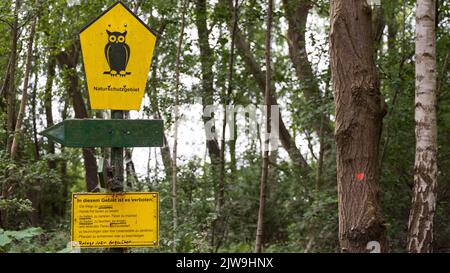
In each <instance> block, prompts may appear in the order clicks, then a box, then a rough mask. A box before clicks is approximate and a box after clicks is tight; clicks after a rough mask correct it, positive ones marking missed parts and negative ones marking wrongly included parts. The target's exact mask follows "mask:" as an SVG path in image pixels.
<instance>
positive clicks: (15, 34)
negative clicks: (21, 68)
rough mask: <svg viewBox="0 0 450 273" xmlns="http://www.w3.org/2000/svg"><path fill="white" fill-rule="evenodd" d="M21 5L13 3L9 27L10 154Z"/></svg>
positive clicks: (7, 146) (8, 103)
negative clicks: (12, 19) (11, 21)
mask: <svg viewBox="0 0 450 273" xmlns="http://www.w3.org/2000/svg"><path fill="white" fill-rule="evenodd" d="M21 5H22V1H21V0H16V1H15V6H14V21H13V24H12V26H11V57H10V64H9V65H10V66H9V71H8V93H7V106H6V112H7V114H8V117H7V125H6V128H7V132H8V136H7V142H6V151H7V152H8V153H9V154H11V147H12V142H13V136H14V135H13V133H14V128H15V124H16V78H15V76H16V65H17V55H18V52H17V50H18V46H17V45H18V40H19V11H20V7H21Z"/></svg>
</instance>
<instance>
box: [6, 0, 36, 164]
mask: <svg viewBox="0 0 450 273" xmlns="http://www.w3.org/2000/svg"><path fill="white" fill-rule="evenodd" d="M35 4H36V7H38V6H39V0H36V3H35ZM36 23H37V14H35V15H34V17H33V21H32V23H31V30H30V38H29V40H28V49H27V60H26V64H25V75H24V79H23V89H22V100H21V101H20V108H19V114H18V115H17V120H16V125H15V129H14V138H13V142H12V145H11V159H12V160H14V159H15V157H16V155H17V150H18V148H19V138H20V133H21V132H20V131H21V130H22V122H23V119H24V117H25V107H26V105H27V101H28V82H29V79H30V74H31V62H32V61H33V44H34V36H35V34H36Z"/></svg>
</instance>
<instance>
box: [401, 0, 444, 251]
mask: <svg viewBox="0 0 450 273" xmlns="http://www.w3.org/2000/svg"><path fill="white" fill-rule="evenodd" d="M435 12H436V2H435V0H418V1H417V9H416V104H415V105H416V109H415V120H416V158H415V163H414V189H413V198H412V207H411V211H410V215H409V223H408V251H409V252H432V251H433V246H432V244H433V219H434V214H435V211H436V195H437V125H436V69H437V68H436V35H435Z"/></svg>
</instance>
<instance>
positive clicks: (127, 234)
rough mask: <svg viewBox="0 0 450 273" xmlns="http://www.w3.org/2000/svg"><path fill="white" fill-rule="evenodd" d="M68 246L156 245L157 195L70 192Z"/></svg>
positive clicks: (157, 227) (157, 231)
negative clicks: (70, 212) (69, 243)
mask: <svg viewBox="0 0 450 273" xmlns="http://www.w3.org/2000/svg"><path fill="white" fill-rule="evenodd" d="M71 231H72V246H76V247H80V248H96V247H97V248H111V247H114V248H116V247H157V246H158V245H159V194H158V193H156V192H138V193H123V194H102V193H74V194H72V228H71Z"/></svg>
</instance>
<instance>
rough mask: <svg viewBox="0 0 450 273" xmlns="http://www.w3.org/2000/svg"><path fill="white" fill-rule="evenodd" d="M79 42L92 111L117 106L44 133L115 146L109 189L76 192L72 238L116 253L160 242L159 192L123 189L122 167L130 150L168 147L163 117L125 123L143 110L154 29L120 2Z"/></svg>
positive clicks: (74, 143)
mask: <svg viewBox="0 0 450 273" xmlns="http://www.w3.org/2000/svg"><path fill="white" fill-rule="evenodd" d="M80 42H81V50H82V54H83V65H84V70H85V74H86V81H87V89H88V94H89V101H90V104H91V109H95V110H111V120H89V119H85V120H77V119H75V120H64V121H63V122H61V123H59V124H57V125H55V126H52V127H50V128H47V129H46V130H45V131H44V132H42V134H43V135H44V136H46V137H48V138H50V139H52V140H54V141H56V142H58V143H61V144H63V145H65V146H67V147H79V148H84V147H110V148H111V162H110V168H111V173H112V175H110V176H111V177H107V179H106V180H107V182H106V188H107V190H108V192H110V193H109V194H103V195H96V194H92V193H90V194H74V195H73V198H72V241H73V242H74V243H77V244H79V245H80V247H81V248H83V247H107V248H112V250H111V251H112V252H123V249H122V248H125V247H133V246H136V247H138V246H139V247H143V246H144V247H155V246H158V244H159V242H158V241H159V238H158V229H159V195H158V193H124V166H123V164H124V154H123V152H124V149H123V148H124V147H162V146H163V129H164V126H163V122H162V120H124V111H126V110H139V109H140V107H141V103H142V98H143V96H144V93H145V88H146V85H147V78H148V73H149V70H150V66H151V61H152V56H153V51H154V48H155V45H156V32H154V31H153V30H152V29H151V28H150V27H148V26H147V25H146V24H145V23H144V22H142V20H140V19H139V17H137V16H136V15H135V14H134V13H133V12H132V11H131V10H130V9H129V8H128V7H126V6H125V5H124V4H123V3H122V2H120V1H118V2H117V3H115V4H114V5H112V6H111V7H110V8H109V9H107V10H106V11H105V12H103V13H102V14H101V15H100V16H99V17H98V18H97V19H95V20H94V21H93V22H91V23H90V24H88V25H87V26H86V27H84V28H83V29H82V30H81V32H80ZM139 194H141V195H148V194H151V196H150V197H148V196H147V197H145V198H143V197H142V198H141V197H135V195H139ZM149 215H153V216H152V217H153V218H151V217H150V218H148V217H149ZM133 227H135V229H133ZM127 232H128V233H127ZM136 238H139V239H136Z"/></svg>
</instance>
